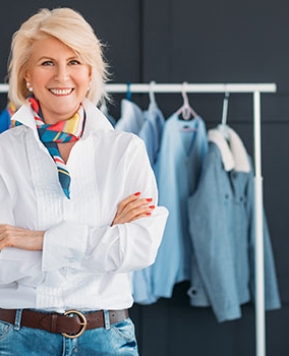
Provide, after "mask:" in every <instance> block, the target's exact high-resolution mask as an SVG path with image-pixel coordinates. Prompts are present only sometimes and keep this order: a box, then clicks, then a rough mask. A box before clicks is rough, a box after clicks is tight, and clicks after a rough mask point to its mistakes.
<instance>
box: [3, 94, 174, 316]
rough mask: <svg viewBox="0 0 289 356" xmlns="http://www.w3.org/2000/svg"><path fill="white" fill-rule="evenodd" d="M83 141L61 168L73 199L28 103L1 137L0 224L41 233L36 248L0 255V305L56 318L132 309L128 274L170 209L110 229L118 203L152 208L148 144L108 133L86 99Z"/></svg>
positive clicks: (146, 254) (153, 242)
mask: <svg viewBox="0 0 289 356" xmlns="http://www.w3.org/2000/svg"><path fill="white" fill-rule="evenodd" d="M83 105H84V108H85V110H86V114H87V120H86V125H85V131H84V134H83V136H82V138H81V139H80V140H79V141H78V142H76V144H75V145H74V146H73V148H72V150H71V152H70V156H69V159H68V162H67V168H68V171H69V172H70V175H71V185H70V200H69V199H67V198H66V197H65V195H64V193H63V191H62V188H61V186H60V183H59V181H58V175H57V169H56V165H55V163H54V161H53V159H52V157H51V156H50V154H49V153H48V151H47V149H46V148H45V147H44V145H43V144H42V143H41V142H40V140H39V138H38V133H37V129H36V127H35V122H34V117H33V114H32V110H31V108H30V106H29V105H26V106H23V107H22V108H20V109H19V110H18V111H17V112H16V113H15V115H14V117H13V119H16V120H18V121H20V122H22V123H23V125H21V126H17V127H15V128H13V129H10V130H8V131H6V132H4V133H3V134H1V135H0V223H1V224H11V225H14V226H17V227H21V228H24V229H30V230H45V231H46V232H45V235H44V246H43V251H26V250H21V249H18V248H5V249H3V250H2V251H1V253H0V307H2V308H36V309H47V310H55V311H59V312H63V311H64V310H67V309H71V308H76V309H79V310H96V309H122V308H128V307H130V306H131V305H132V303H133V299H132V295H131V288H130V287H131V286H130V272H131V271H134V270H137V269H141V268H143V267H145V266H148V265H150V264H152V263H153V262H154V260H155V258H156V254H157V251H158V248H159V245H160V243H161V239H162V235H163V231H164V227H165V223H166V219H167V216H168V212H167V210H166V208H164V207H156V209H155V210H154V211H153V213H152V215H151V216H149V217H146V218H141V219H137V220H135V221H133V222H131V223H126V224H118V225H114V226H111V223H112V221H113V218H114V216H115V213H116V210H117V205H118V203H119V202H120V201H121V200H122V199H124V198H126V197H127V196H128V195H130V194H133V193H135V192H138V191H140V192H141V193H142V195H141V197H145V198H148V197H151V198H153V202H152V204H154V205H157V199H158V198H157V186H156V181H155V177H154V174H153V171H152V169H151V166H150V163H149V160H148V157H147V153H146V149H145V145H144V143H143V141H142V140H140V139H139V138H138V137H137V136H135V135H133V134H130V133H126V132H119V131H116V130H113V128H112V126H111V125H110V123H109V122H108V120H107V119H106V118H105V117H104V116H103V114H102V113H101V112H100V111H99V110H98V109H97V108H96V107H95V106H94V105H93V104H92V103H90V102H89V101H88V100H86V99H85V100H84V102H83Z"/></svg>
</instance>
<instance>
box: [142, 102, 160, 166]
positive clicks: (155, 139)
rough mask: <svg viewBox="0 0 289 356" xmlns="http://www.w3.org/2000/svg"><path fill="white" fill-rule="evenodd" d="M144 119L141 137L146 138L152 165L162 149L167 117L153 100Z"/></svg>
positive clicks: (144, 114) (145, 112)
mask: <svg viewBox="0 0 289 356" xmlns="http://www.w3.org/2000/svg"><path fill="white" fill-rule="evenodd" d="M143 120H144V121H143V125H142V128H141V130H140V132H139V137H140V138H141V139H143V140H144V142H145V145H146V148H147V153H148V156H149V159H150V162H151V165H154V163H155V162H156V160H157V157H158V154H159V150H160V144H161V139H162V134H163V128H164V124H165V119H164V116H163V114H162V112H161V110H160V109H159V108H158V106H157V105H156V103H154V102H152V103H150V105H149V108H148V110H147V111H144V113H143Z"/></svg>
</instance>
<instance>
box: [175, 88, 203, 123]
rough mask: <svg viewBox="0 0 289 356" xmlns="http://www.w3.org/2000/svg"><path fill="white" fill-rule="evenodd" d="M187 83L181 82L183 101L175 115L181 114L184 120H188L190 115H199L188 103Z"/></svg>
mask: <svg viewBox="0 0 289 356" xmlns="http://www.w3.org/2000/svg"><path fill="white" fill-rule="evenodd" d="M187 85H188V83H187V82H183V87H182V96H183V100H184V102H183V105H182V106H181V107H180V108H179V110H178V111H177V112H176V115H182V117H183V119H184V120H189V119H190V118H191V117H192V116H193V117H194V118H196V117H198V116H199V115H198V114H197V113H196V112H195V110H194V109H193V108H192V107H191V106H190V104H189V99H188V95H187V92H186V87H187Z"/></svg>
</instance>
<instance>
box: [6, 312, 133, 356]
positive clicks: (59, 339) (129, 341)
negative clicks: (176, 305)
mask: <svg viewBox="0 0 289 356" xmlns="http://www.w3.org/2000/svg"><path fill="white" fill-rule="evenodd" d="M0 355H1V356H48V355H49V356H94V355H95V356H113V355H123V356H130V355H131V356H137V355H138V350H137V343H136V338H135V332H134V324H133V322H132V320H131V319H130V318H128V319H125V320H123V321H121V322H119V323H116V324H112V325H106V327H105V328H97V329H92V330H86V331H85V332H84V333H83V334H82V335H81V336H80V337H78V338H75V339H69V338H66V337H64V336H62V335H61V334H52V333H49V332H47V331H44V330H39V329H32V328H27V327H23V326H20V317H19V318H18V320H16V322H15V324H14V325H12V324H9V323H6V322H3V321H1V320H0Z"/></svg>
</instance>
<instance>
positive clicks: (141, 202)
mask: <svg viewBox="0 0 289 356" xmlns="http://www.w3.org/2000/svg"><path fill="white" fill-rule="evenodd" d="M151 203H152V198H143V199H138V200H135V201H132V202H129V203H128V204H126V206H124V207H123V209H122V211H121V212H122V213H124V214H127V213H129V212H130V211H132V210H136V209H139V208H141V207H147V206H148V205H149V204H151Z"/></svg>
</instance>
